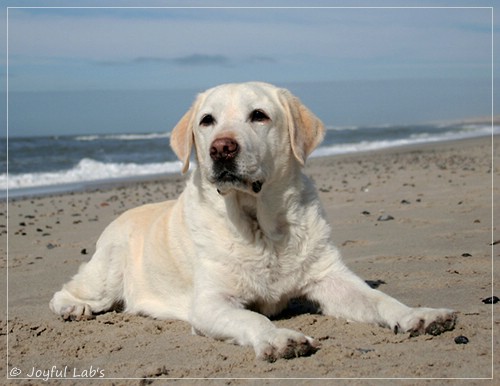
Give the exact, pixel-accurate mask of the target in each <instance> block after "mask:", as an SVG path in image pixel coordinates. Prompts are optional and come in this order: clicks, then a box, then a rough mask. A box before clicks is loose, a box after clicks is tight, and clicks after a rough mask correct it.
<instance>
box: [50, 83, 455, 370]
mask: <svg viewBox="0 0 500 386" xmlns="http://www.w3.org/2000/svg"><path fill="white" fill-rule="evenodd" d="M323 135H324V127H323V125H322V123H321V122H320V121H319V119H318V118H316V117H315V116H314V115H313V114H312V113H311V112H310V111H309V110H308V109H307V108H306V107H305V106H304V105H302V104H301V102H300V101H299V100H298V99H297V98H296V97H294V96H293V95H292V94H291V93H290V92H289V91H287V90H285V89H280V88H277V87H274V86H272V85H269V84H266V83H257V82H252V83H244V84H227V85H222V86H219V87H215V88H213V89H210V90H208V91H206V92H204V93H202V94H200V95H199V96H198V98H197V99H196V101H195V103H194V104H193V106H192V107H191V109H190V110H189V111H188V112H187V113H186V114H185V115H184V117H183V118H182V119H181V120H180V122H179V123H178V124H177V126H176V127H175V128H174V130H173V132H172V137H171V145H172V148H173V149H174V151H175V153H176V154H177V156H178V157H179V159H180V160H181V161H182V162H183V172H186V171H187V170H188V168H189V160H190V155H191V153H192V151H193V149H194V154H195V156H196V160H197V165H198V166H197V167H196V168H194V170H193V171H192V173H191V175H190V178H189V180H188V181H187V186H186V188H185V190H184V192H183V193H182V194H181V196H180V197H179V198H178V199H177V200H175V201H167V202H163V203H159V204H151V205H145V206H142V207H139V208H136V209H132V210H130V211H128V212H126V213H124V214H123V215H121V216H120V217H119V218H118V219H117V220H115V221H114V222H113V223H112V224H111V225H109V226H108V227H107V229H106V230H105V231H104V233H103V234H102V236H101V237H100V239H99V241H98V242H97V249H96V253H95V255H94V256H93V257H92V260H91V261H90V262H89V263H87V264H84V265H82V267H81V268H80V270H79V272H78V273H77V274H76V275H75V276H74V277H73V279H72V280H71V281H70V282H68V283H67V284H65V285H64V286H63V288H62V290H61V291H59V292H57V293H56V294H55V295H54V297H53V298H52V300H51V302H50V308H51V309H52V310H53V311H54V312H55V313H57V314H59V315H61V316H62V317H63V318H64V319H66V320H79V319H82V318H89V317H91V316H92V314H93V313H99V312H103V311H106V310H109V309H111V308H112V307H113V306H114V305H116V304H117V303H122V304H123V306H124V309H125V312H129V313H134V314H145V315H149V316H152V317H154V318H158V319H170V318H173V319H180V320H184V321H187V322H189V323H190V324H191V325H192V326H193V331H195V332H197V333H200V334H204V335H206V336H210V337H213V338H216V339H223V340H228V341H231V342H234V343H237V344H240V345H250V346H252V347H253V348H254V350H255V353H256V355H257V357H259V358H262V359H266V360H269V361H274V360H276V359H278V358H291V357H295V356H302V355H308V354H310V353H312V352H314V351H315V350H316V349H317V348H318V347H319V344H318V342H317V341H315V340H314V339H313V338H311V337H309V336H306V335H304V334H302V333H300V332H297V331H292V330H289V329H284V328H277V327H276V326H275V325H274V324H273V323H272V322H271V321H270V320H269V319H268V316H271V315H275V314H276V313H278V312H280V311H281V310H283V309H284V308H285V307H286V306H287V303H288V301H289V300H290V299H292V298H296V297H305V298H307V299H309V300H310V301H312V302H315V303H317V304H318V305H319V307H320V309H321V311H322V313H323V314H326V315H333V316H337V317H343V318H346V319H348V320H353V321H359V322H368V323H376V324H379V325H381V326H385V327H389V328H391V329H392V330H393V331H394V332H410V333H411V334H423V333H430V334H439V333H441V332H443V331H446V330H451V329H453V327H454V325H455V320H456V316H455V313H454V312H453V311H451V310H448V309H431V308H410V307H407V306H406V305H404V304H402V303H400V302H398V301H397V300H395V299H393V298H391V297H390V296H388V295H385V294H384V293H382V292H380V291H377V290H375V289H372V288H370V287H369V286H368V285H367V284H366V283H365V282H364V281H363V280H361V279H360V278H359V277H357V276H356V275H355V274H353V273H352V272H351V271H350V270H349V269H348V268H346V266H345V265H344V264H343V262H342V260H341V257H340V254H339V252H338V250H337V249H336V247H335V246H334V245H333V243H332V240H331V236H330V234H331V230H330V227H329V225H328V224H327V221H326V219H325V215H324V213H323V211H322V208H321V205H320V202H319V199H318V196H317V194H316V192H315V190H314V187H313V184H312V183H311V181H310V180H309V179H308V178H307V177H306V176H305V175H304V174H303V173H302V171H301V167H302V166H303V165H304V162H305V161H306V158H307V156H308V155H309V154H310V153H311V152H312V151H313V150H314V148H315V147H316V146H317V145H318V144H319V143H320V142H321V140H322V139H323Z"/></svg>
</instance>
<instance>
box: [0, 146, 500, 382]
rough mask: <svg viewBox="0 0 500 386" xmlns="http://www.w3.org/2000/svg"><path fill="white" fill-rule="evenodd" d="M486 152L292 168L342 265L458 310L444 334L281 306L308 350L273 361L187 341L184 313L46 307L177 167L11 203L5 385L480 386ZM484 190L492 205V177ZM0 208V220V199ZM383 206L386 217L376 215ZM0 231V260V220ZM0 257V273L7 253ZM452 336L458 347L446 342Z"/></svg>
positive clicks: (385, 287) (401, 293) (488, 249)
mask: <svg viewBox="0 0 500 386" xmlns="http://www.w3.org/2000/svg"><path fill="white" fill-rule="evenodd" d="M497 142H498V141H497ZM496 154H500V149H498V145H497V149H496ZM491 161H492V160H491V139H489V138H483V139H474V140H467V141H457V142H451V143H440V144H433V145H422V146H417V147H415V146H414V147H409V148H398V149H393V150H385V151H378V152H372V153H366V154H357V155H348V156H337V157H329V158H319V159H312V160H310V161H309V163H308V165H307V167H306V173H307V174H309V175H310V176H312V177H313V179H314V180H315V182H316V185H317V188H318V189H319V190H320V197H321V199H322V202H323V204H324V207H325V209H326V211H327V213H328V216H329V218H330V220H331V223H332V227H333V237H334V239H335V241H336V243H337V244H338V246H339V247H340V248H341V250H342V252H343V255H344V258H345V261H346V262H347V264H348V265H349V266H350V267H351V268H352V269H353V270H354V271H355V272H357V273H358V274H359V275H360V276H361V277H363V278H364V279H365V280H372V281H380V282H379V283H380V287H379V289H381V290H382V291H384V292H386V293H388V294H390V295H392V296H395V297H396V298H398V299H399V300H401V301H403V302H405V303H407V304H408V305H412V306H419V305H425V306H430V307H449V308H453V309H455V310H457V311H458V312H459V319H458V324H457V326H456V328H455V330H454V331H451V332H447V333H445V334H442V335H440V336H436V337H434V336H419V337H414V338H410V337H409V336H408V335H407V334H400V335H394V334H393V333H391V331H389V330H387V329H383V328H380V327H378V326H372V325H364V324H358V323H348V322H346V321H344V320H338V319H335V318H332V317H325V316H323V315H318V314H314V313H309V312H310V311H311V310H309V309H307V308H305V309H304V308H303V309H301V310H300V311H302V313H298V314H297V313H296V312H293V310H292V311H290V312H289V313H287V314H285V315H283V316H282V317H280V318H278V319H277V320H276V321H275V323H276V324H277V325H278V326H280V327H288V328H292V329H297V330H300V331H303V332H304V333H306V334H307V335H310V336H313V337H315V338H316V339H318V340H319V341H321V344H322V348H321V349H320V350H319V351H318V352H317V353H315V354H314V355H312V356H310V357H305V358H296V359H292V360H278V361H277V362H275V363H267V362H261V361H258V360H256V359H255V358H254V352H253V349H252V348H250V347H239V346H234V345H231V344H228V343H224V342H219V341H215V340H213V339H210V338H205V337H199V336H193V335H191V329H190V326H189V325H188V324H187V323H184V322H178V321H159V320H154V319H151V318H147V317H141V316H136V315H127V314H123V313H115V312H112V313H107V314H103V315H99V316H97V317H96V318H95V319H94V320H90V321H82V322H63V321H62V320H61V319H59V318H58V317H57V316H56V315H54V314H52V313H51V312H50V310H49V308H48V303H49V300H50V298H51V297H52V295H53V293H54V292H55V291H57V290H59V289H60V287H61V285H62V284H63V283H65V282H66V281H67V280H68V279H69V278H70V276H71V275H73V274H74V273H75V272H76V270H77V268H78V266H79V264H80V263H82V262H83V261H86V260H88V259H89V258H90V257H91V256H92V253H93V251H94V244H95V242H96V240H97V238H98V236H99V235H100V233H101V232H102V230H103V229H104V227H105V226H106V225H107V224H108V223H109V222H110V221H112V220H113V219H114V218H116V216H118V215H119V214H120V213H122V212H123V211H125V210H126V209H129V208H132V207H135V206H138V205H140V204H143V203H149V202H154V201H160V200H164V199H171V198H175V197H177V196H178V194H179V193H180V192H181V191H182V188H183V178H181V177H180V176H179V177H170V178H166V179H164V180H161V181H149V182H141V183H133V184H129V185H125V186H115V187H109V188H101V189H99V190H96V191H92V192H77V193H71V194H63V195H54V196H47V197H39V198H27V199H16V200H12V201H11V202H9V205H8V209H9V212H8V215H9V229H8V245H9V255H8V316H7V317H8V324H7V320H6V318H5V315H6V311H7V310H6V302H1V303H0V309H1V311H2V315H3V317H2V321H1V327H0V332H1V335H2V341H3V342H4V343H7V340H8V351H5V350H4V351H3V352H2V354H3V355H2V358H1V360H0V374H2V378H3V376H4V375H5V374H6V375H7V376H9V377H10V378H11V380H10V381H9V382H14V379H23V380H22V381H16V383H18V384H19V383H20V384H41V383H42V380H41V378H44V377H45V376H46V375H47V373H50V371H52V373H51V375H52V376H53V377H59V378H58V379H53V380H50V381H49V383H50V384H64V385H68V384H73V383H76V382H77V379H80V378H85V377H89V376H94V377H100V376H103V377H105V378H113V379H109V380H107V381H106V380H105V381H101V382H99V385H108V384H130V385H139V384H149V383H153V384H160V383H161V382H162V380H163V379H164V378H165V379H172V378H228V379H226V380H224V381H221V380H218V381H215V380H204V381H203V383H209V384H212V383H213V384H215V383H217V384H229V385H240V384H247V383H250V384H254V383H259V384H260V383H264V384H289V380H287V378H320V379H323V381H324V379H325V378H362V379H358V380H356V379H349V380H344V381H342V382H343V383H347V384H360V385H366V384H386V383H387V382H388V381H387V380H377V379H376V378H410V379H409V380H405V381H400V382H401V383H404V384H405V385H408V384H420V383H423V382H421V381H419V379H421V378H432V379H436V378H444V379H440V380H431V381H427V383H430V384H438V383H439V384H442V383H447V384H478V385H479V384H491V383H492V380H491V379H490V378H491V377H492V375H493V373H492V371H493V365H494V366H495V368H498V365H499V364H500V360H499V357H498V355H497V356H495V357H494V358H493V355H492V350H493V347H494V348H495V349H498V336H499V335H498V332H499V331H498V330H499V325H498V324H499V322H498V319H497V318H495V320H493V318H492V312H493V311H495V310H496V309H497V307H500V304H498V305H485V304H484V303H483V302H482V299H484V298H487V297H490V296H492V279H493V276H495V277H498V270H499V268H498V264H496V265H495V267H494V275H493V274H492V254H493V257H494V258H498V256H499V253H500V252H499V251H498V247H499V245H500V244H499V245H497V246H496V247H494V248H496V250H493V248H492V246H491V245H490V244H491V241H492V240H491V238H492V231H491V227H492V195H491V192H492V186H491V182H492V174H494V175H495V177H496V179H497V181H498V180H499V178H498V177H499V169H498V166H497V165H498V163H497V162H496V163H495V166H496V167H495V169H494V170H493V171H492V169H491V166H492V162H491ZM494 194H495V198H496V202H497V203H498V202H499V200H498V197H499V190H498V183H497V187H496V188H495V189H494ZM497 207H498V206H497ZM0 212H1V215H2V218H3V219H4V221H5V218H6V213H7V206H6V203H5V202H3V203H0ZM383 214H387V215H391V216H392V217H394V219H393V220H390V221H378V220H377V219H378V217H379V216H380V215H383ZM499 217H500V216H498V215H497V216H496V217H495V219H496V220H495V221H496V222H497V224H493V225H495V227H494V237H495V240H499V239H500V234H499V233H498V218H499ZM0 232H2V236H3V238H2V242H1V244H0V249H1V255H2V256H5V253H6V243H5V241H6V234H7V228H6V225H5V223H4V224H2V225H1V228H0ZM1 265H2V281H4V280H5V277H6V275H5V272H6V266H7V260H5V259H2V261H1ZM0 288H1V291H2V295H4V298H5V295H6V294H5V290H6V288H7V286H6V285H4V283H3V282H2V285H1V287H0ZM497 294H498V293H497ZM492 330H493V331H492ZM492 332H494V333H495V334H494V336H493V334H492ZM460 335H463V336H466V337H467V338H468V339H469V343H468V344H456V343H455V341H454V339H455V337H457V336H460ZM7 355H8V357H7ZM497 375H498V373H497ZM28 378H32V379H28ZM33 378H34V379H33ZM62 378H64V379H62ZM66 378H75V379H73V380H68V379H66ZM117 378H120V379H117ZM127 378H133V379H127ZM235 378H236V379H235ZM237 378H269V379H265V380H258V381H256V380H243V379H237ZM276 378H284V379H282V380H277V379H276ZM367 378H370V379H367ZM450 378H469V379H468V380H463V381H462V380H453V381H450V380H446V379H450ZM470 378H485V379H484V380H479V379H470ZM323 381H322V380H317V381H314V382H317V383H319V382H323ZM194 382H195V380H190V381H189V382H188V384H192V383H194ZM200 382H201V381H200ZM311 383H312V381H311V380H296V381H294V384H304V385H305V384H311Z"/></svg>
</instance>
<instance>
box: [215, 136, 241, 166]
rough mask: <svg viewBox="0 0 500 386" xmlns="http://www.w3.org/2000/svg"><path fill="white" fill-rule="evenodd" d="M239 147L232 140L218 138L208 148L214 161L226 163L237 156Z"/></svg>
mask: <svg viewBox="0 0 500 386" xmlns="http://www.w3.org/2000/svg"><path fill="white" fill-rule="evenodd" d="M239 149H240V147H239V145H238V142H236V141H235V140H234V139H232V138H218V139H216V140H215V141H213V142H212V146H210V157H212V159H213V160H214V161H227V160H230V159H233V158H234V157H236V155H237V154H238V151H239Z"/></svg>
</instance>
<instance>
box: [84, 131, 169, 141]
mask: <svg viewBox="0 0 500 386" xmlns="http://www.w3.org/2000/svg"><path fill="white" fill-rule="evenodd" d="M158 138H170V133H149V134H107V135H81V136H78V137H75V139H76V140H77V141H97V140H117V141H137V140H147V139H158Z"/></svg>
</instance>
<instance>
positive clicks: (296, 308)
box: [271, 279, 386, 320]
mask: <svg viewBox="0 0 500 386" xmlns="http://www.w3.org/2000/svg"><path fill="white" fill-rule="evenodd" d="M365 282H366V284H368V285H369V286H370V287H371V288H374V289H375V288H378V287H380V286H381V285H382V284H386V283H385V281H383V280H380V279H377V280H365ZM302 314H321V309H320V308H319V305H318V304H316V303H315V302H312V301H310V300H307V299H305V298H294V299H292V300H290V301H289V302H288V306H287V307H286V308H285V309H284V310H283V311H281V312H280V313H279V314H277V315H275V316H273V317H271V320H283V319H291V318H293V317H295V316H298V315H302Z"/></svg>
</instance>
